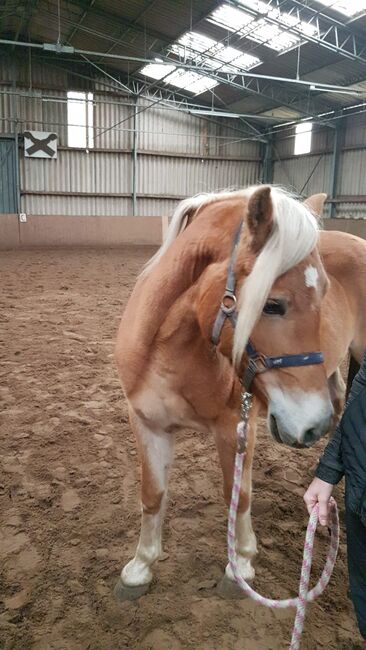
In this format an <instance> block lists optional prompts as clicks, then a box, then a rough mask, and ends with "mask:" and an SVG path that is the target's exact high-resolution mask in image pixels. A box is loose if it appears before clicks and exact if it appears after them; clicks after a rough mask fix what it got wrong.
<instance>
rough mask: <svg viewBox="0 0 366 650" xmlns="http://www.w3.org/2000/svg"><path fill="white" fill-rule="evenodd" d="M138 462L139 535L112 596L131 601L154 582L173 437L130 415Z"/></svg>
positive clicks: (160, 546)
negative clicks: (131, 557) (153, 571)
mask: <svg viewBox="0 0 366 650" xmlns="http://www.w3.org/2000/svg"><path fill="white" fill-rule="evenodd" d="M130 421H131V426H132V428H133V430H134V433H135V435H136V439H137V443H138V448H139V452H140V461H141V507H142V516H141V532H140V539H139V542H138V545H137V549H136V553H135V556H134V558H133V559H132V560H130V562H128V564H126V566H125V567H124V568H123V569H122V572H121V578H120V580H119V582H118V583H117V585H116V588H115V595H116V597H117V598H118V599H119V600H134V599H135V598H139V596H141V595H142V594H144V593H146V591H147V590H148V587H149V584H150V582H151V580H152V578H153V574H152V570H151V567H152V565H153V564H154V562H155V561H156V560H158V559H159V557H161V554H162V543H161V538H162V525H163V520H164V515H165V506H166V498H167V487H168V476H169V468H170V465H171V462H172V460H173V450H174V434H172V433H166V432H165V431H162V430H161V431H156V430H151V429H150V428H149V427H148V426H147V425H146V424H145V423H144V422H143V421H142V420H141V419H140V418H139V417H138V416H137V415H136V414H135V413H130Z"/></svg>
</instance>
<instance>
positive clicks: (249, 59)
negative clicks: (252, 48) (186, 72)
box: [170, 32, 262, 72]
mask: <svg viewBox="0 0 366 650" xmlns="http://www.w3.org/2000/svg"><path fill="white" fill-rule="evenodd" d="M170 52H173V53H174V54H176V55H177V56H179V57H180V58H181V59H183V61H185V62H186V61H193V62H194V63H196V64H201V65H204V66H206V67H209V68H211V69H212V70H221V71H222V72H239V71H240V70H249V69H250V68H253V67H254V66H256V65H259V64H260V63H262V62H261V60H260V59H259V58H258V57H256V56H253V55H252V54H246V53H245V52H242V51H241V50H237V49H236V48H234V47H227V46H225V45H223V44H222V43H219V42H218V41H214V40H213V39H212V38H208V37H207V36H204V35H203V34H199V33H198V32H187V33H186V34H184V35H183V36H182V37H181V38H180V39H179V40H178V41H177V43H174V44H173V45H172V46H171V48H170ZM225 64H229V65H225Z"/></svg>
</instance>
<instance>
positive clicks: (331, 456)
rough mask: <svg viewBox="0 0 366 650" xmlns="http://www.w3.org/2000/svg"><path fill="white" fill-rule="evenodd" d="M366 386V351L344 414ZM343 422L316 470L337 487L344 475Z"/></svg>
mask: <svg viewBox="0 0 366 650" xmlns="http://www.w3.org/2000/svg"><path fill="white" fill-rule="evenodd" d="M365 385H366V351H365V354H364V357H363V361H362V365H361V367H360V370H359V371H358V373H357V375H356V377H355V378H354V380H353V382H352V386H351V390H350V393H349V396H348V400H347V404H346V406H345V410H344V414H345V413H346V411H347V408H348V406H349V405H350V404H351V402H353V400H354V399H355V397H357V395H358V394H359V393H360V391H361V390H362V389H363V388H365ZM342 420H343V418H342ZM342 420H341V421H340V423H339V424H338V427H337V429H336V431H335V433H334V436H333V437H332V438H331V440H330V441H329V442H328V444H327V446H326V448H325V450H324V453H323V455H322V457H321V459H320V461H319V465H318V467H317V469H316V472H315V476H317V477H318V478H320V479H322V481H326V482H327V483H331V484H333V485H335V484H336V483H339V481H340V480H341V478H342V477H343V475H344V466H343V459H342V444H341V443H342Z"/></svg>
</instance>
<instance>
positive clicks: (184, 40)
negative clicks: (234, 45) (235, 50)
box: [173, 32, 217, 52]
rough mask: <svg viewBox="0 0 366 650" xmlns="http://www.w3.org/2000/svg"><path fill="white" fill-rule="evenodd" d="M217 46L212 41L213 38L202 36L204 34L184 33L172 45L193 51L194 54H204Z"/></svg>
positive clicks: (215, 42)
mask: <svg viewBox="0 0 366 650" xmlns="http://www.w3.org/2000/svg"><path fill="white" fill-rule="evenodd" d="M216 44H217V41H214V40H213V38H209V37H208V36H204V34H199V33H198V32H186V34H184V35H183V36H182V37H181V38H180V39H179V40H178V43H175V44H174V45H173V48H174V47H178V45H180V46H183V47H185V48H188V49H191V50H195V51H196V52H206V50H209V49H210V48H211V47H213V46H214V45H216Z"/></svg>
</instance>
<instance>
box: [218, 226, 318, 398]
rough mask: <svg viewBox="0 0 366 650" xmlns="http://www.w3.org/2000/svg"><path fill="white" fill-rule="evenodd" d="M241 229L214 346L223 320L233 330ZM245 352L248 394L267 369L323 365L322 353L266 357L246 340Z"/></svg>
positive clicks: (245, 386) (220, 310) (223, 298)
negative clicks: (236, 265) (227, 322)
mask: <svg viewBox="0 0 366 650" xmlns="http://www.w3.org/2000/svg"><path fill="white" fill-rule="evenodd" d="M242 227H243V222H242V221H241V222H240V224H239V227H238V228H237V230H236V233H235V236H234V240H233V245H232V250H231V257H230V262H229V268H228V272H227V279H226V287H225V292H224V295H223V297H222V301H221V305H220V309H219V311H218V314H217V316H216V319H215V323H214V326H213V329H212V335H211V341H212V343H213V344H214V345H217V344H218V343H219V341H220V336H221V331H222V328H223V326H224V324H225V321H226V319H228V320H229V321H230V323H231V325H232V326H233V329H235V327H236V322H237V318H238V314H237V311H236V302H237V300H236V295H235V285H236V278H235V263H236V257H237V251H238V244H239V240H240V235H241V231H242ZM245 351H246V353H247V355H248V359H249V361H248V365H247V367H246V369H245V371H244V375H243V378H242V380H241V382H242V384H243V386H244V388H245V390H246V391H248V392H249V389H250V387H251V384H252V382H253V380H254V378H255V376H256V375H258V374H261V373H262V372H266V371H267V370H272V369H273V368H294V367H297V366H311V365H317V364H320V363H324V356H323V353H322V352H308V353H307V354H286V355H284V356H281V357H267V356H266V355H264V354H259V353H258V352H257V350H256V349H255V347H254V345H253V343H252V342H251V341H250V339H249V341H248V343H247V345H246V347H245Z"/></svg>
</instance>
